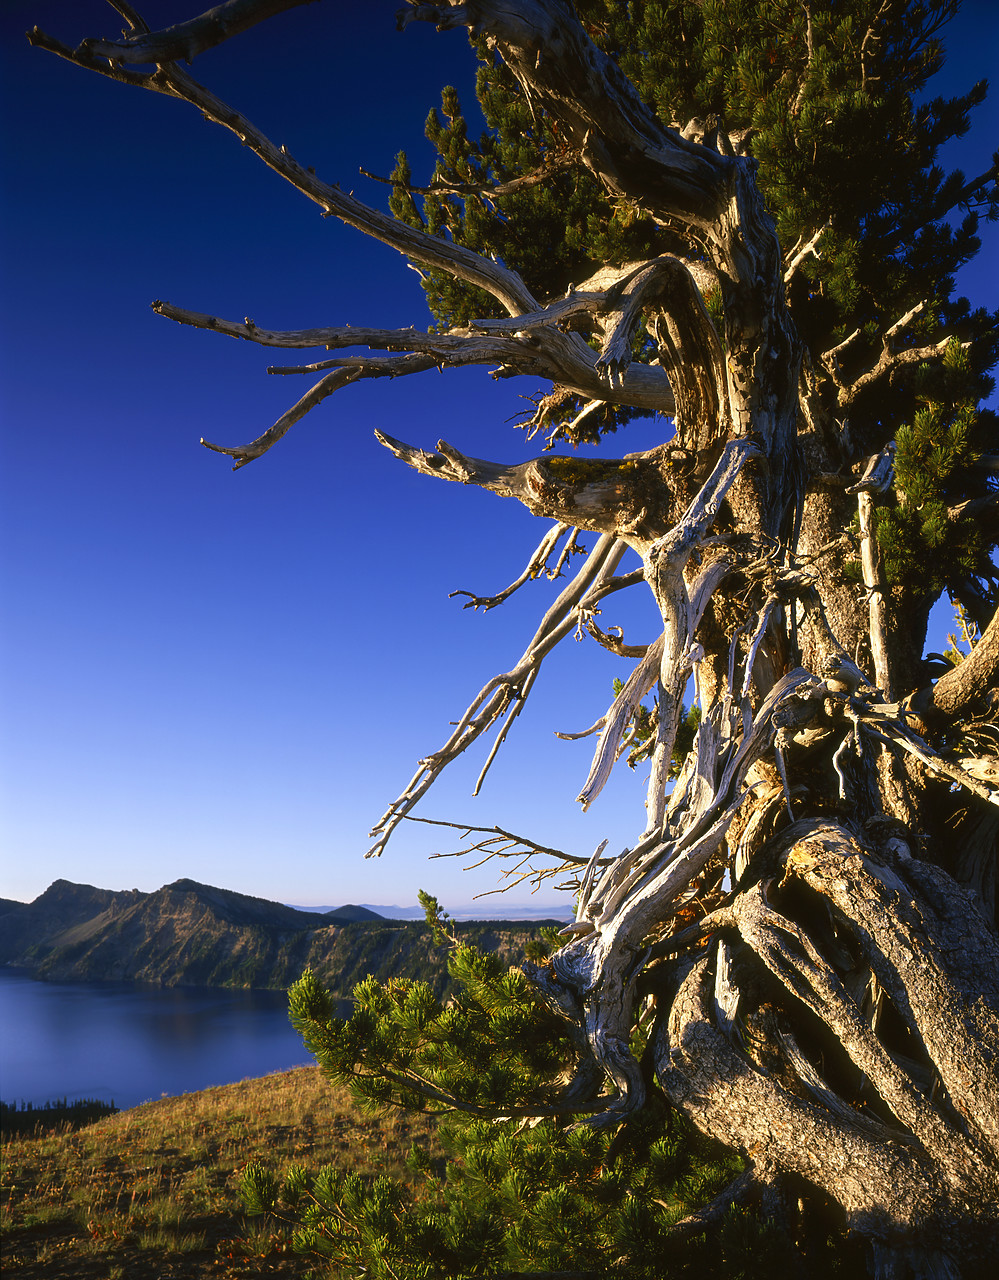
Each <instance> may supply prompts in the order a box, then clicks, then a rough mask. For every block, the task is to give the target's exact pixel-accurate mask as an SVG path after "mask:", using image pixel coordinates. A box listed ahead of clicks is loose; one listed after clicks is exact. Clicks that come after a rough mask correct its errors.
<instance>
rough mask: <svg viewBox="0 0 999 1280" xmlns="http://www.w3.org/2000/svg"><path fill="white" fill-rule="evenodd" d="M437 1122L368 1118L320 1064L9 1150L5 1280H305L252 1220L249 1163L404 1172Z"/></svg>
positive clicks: (277, 1241) (430, 1139)
mask: <svg viewBox="0 0 999 1280" xmlns="http://www.w3.org/2000/svg"><path fill="white" fill-rule="evenodd" d="M414 1142H415V1143H416V1144H417V1145H419V1146H422V1147H424V1148H425V1149H427V1150H428V1151H429V1152H430V1153H431V1154H432V1155H437V1154H439V1147H438V1144H437V1141H436V1137H435V1131H434V1123H433V1120H432V1119H431V1118H430V1117H427V1116H420V1115H414V1114H412V1113H406V1114H401V1113H395V1114H390V1115H378V1116H368V1115H363V1114H361V1112H360V1111H359V1110H358V1109H357V1108H356V1107H355V1105H354V1103H353V1101H352V1100H351V1098H350V1095H349V1094H348V1093H347V1091H346V1090H345V1089H337V1088H333V1087H331V1086H330V1085H328V1084H326V1083H325V1082H324V1081H323V1080H322V1078H321V1076H320V1075H319V1071H318V1069H317V1068H315V1067H299V1068H296V1069H295V1070H294V1071H285V1072H281V1073H279V1074H277V1075H272V1076H264V1077H263V1078H262V1079H259V1080H245V1081H243V1082H242V1083H240V1084H231V1085H224V1086H221V1087H219V1088H215V1089H206V1090H204V1091H203V1092H201V1093H191V1094H185V1095H184V1096H183V1097H180V1098H162V1099H160V1100H159V1101H156V1102H147V1103H145V1104H144V1105H143V1106H141V1107H135V1108H133V1109H132V1110H130V1111H122V1112H120V1113H119V1114H118V1115H115V1116H109V1117H108V1118H107V1119H105V1120H100V1121H98V1122H97V1123H96V1124H93V1125H91V1126H89V1127H88V1128H85V1129H80V1130H79V1131H77V1132H75V1133H73V1132H68V1131H67V1132H62V1133H55V1134H50V1135H47V1136H42V1137H38V1138H25V1137H14V1138H11V1139H9V1140H6V1139H5V1141H4V1144H3V1169H2V1176H0V1213H2V1224H0V1225H2V1234H3V1253H2V1261H3V1272H4V1276H5V1277H6V1276H15V1275H16V1276H18V1277H22V1278H23V1280H35V1278H37V1280H42V1278H43V1277H44V1278H45V1280H52V1278H53V1277H55V1276H58V1277H59V1280H105V1278H106V1277H114V1276H123V1277H124V1276H140V1275H156V1276H157V1280H193V1278H194V1277H205V1278H207V1277H213V1278H219V1280H230V1278H235V1277H248V1276H261V1275H272V1274H282V1275H287V1276H295V1275H300V1276H304V1275H306V1274H307V1273H308V1271H309V1268H310V1265H311V1264H310V1263H309V1262H307V1261H306V1260H305V1259H303V1258H300V1257H298V1256H297V1255H295V1254H293V1253H292V1252H291V1250H290V1246H289V1244H288V1241H287V1239H286V1238H285V1236H284V1235H283V1234H281V1233H280V1232H275V1231H264V1232H261V1231H260V1229H259V1224H258V1223H250V1224H249V1225H247V1223H246V1221H245V1219H244V1215H243V1212H242V1206H241V1204H240V1200H239V1195H238V1193H237V1191H236V1185H235V1181H236V1180H235V1175H236V1174H237V1173H238V1171H239V1170H240V1169H242V1167H243V1166H244V1165H245V1164H247V1163H249V1162H250V1161H252V1160H260V1161H261V1162H263V1163H266V1164H267V1165H268V1166H269V1167H270V1168H271V1169H273V1170H274V1171H275V1173H280V1172H281V1171H282V1170H283V1169H285V1168H286V1167H287V1166H288V1165H290V1164H304V1165H306V1166H310V1167H313V1168H317V1167H318V1166H320V1165H322V1164H327V1163H330V1164H336V1165H338V1166H339V1167H340V1168H343V1169H353V1170H356V1171H357V1172H358V1173H360V1174H362V1175H367V1176H376V1175H377V1174H392V1175H395V1176H400V1177H406V1176H408V1171H407V1170H406V1167H405V1164H404V1161H405V1158H406V1155H407V1154H408V1152H409V1149H410V1147H411V1145H412V1144H413V1143H414Z"/></svg>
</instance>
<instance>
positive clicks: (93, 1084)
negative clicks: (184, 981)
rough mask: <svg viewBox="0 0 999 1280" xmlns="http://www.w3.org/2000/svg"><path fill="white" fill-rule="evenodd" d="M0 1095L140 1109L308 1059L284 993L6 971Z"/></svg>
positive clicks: (0, 1017)
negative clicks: (43, 978)
mask: <svg viewBox="0 0 999 1280" xmlns="http://www.w3.org/2000/svg"><path fill="white" fill-rule="evenodd" d="M0 1027H2V1029H3V1030H2V1034H0V1098H2V1100H3V1101H4V1102H9V1103H19V1102H21V1101H22V1100H23V1101H24V1102H32V1103H35V1104H36V1105H37V1104H39V1103H44V1102H49V1101H54V1100H55V1099H56V1098H63V1097H66V1098H68V1099H69V1100H70V1101H72V1100H73V1099H74V1098H99V1099H100V1100H101V1101H103V1102H112V1101H113V1102H114V1103H115V1104H116V1105H117V1106H119V1107H122V1108H124V1107H134V1106H137V1105H138V1104H139V1103H140V1102H145V1101H147V1100H148V1099H150V1098H159V1097H161V1096H162V1095H163V1094H169V1095H175V1094H180V1093H191V1092H193V1091H195V1090H197V1089H206V1088H208V1087H209V1086H210V1085H216V1084H231V1083H232V1082H233V1081H235V1080H245V1079H247V1078H250V1077H253V1076H262V1075H266V1074H268V1072H271V1071H283V1070H285V1069H286V1068H288V1067H295V1066H299V1065H301V1064H303V1063H307V1062H311V1061H312V1059H311V1058H310V1056H309V1054H308V1053H307V1052H306V1050H305V1049H304V1048H303V1046H302V1042H301V1040H300V1039H299V1037H298V1035H297V1034H296V1033H295V1031H294V1030H293V1029H292V1026H291V1024H290V1023H289V1021H288V1002H287V998H286V996H285V995H284V993H283V992H280V991H225V990H213V989H206V988H194V987H185V988H176V987H172V988H160V987H138V986H135V985H133V984H132V983H107V984H103V983H102V984H100V985H97V984H90V983H55V982H36V981H34V980H33V979H32V978H29V977H27V976H26V975H25V974H24V973H23V972H16V971H12V970H9V969H0Z"/></svg>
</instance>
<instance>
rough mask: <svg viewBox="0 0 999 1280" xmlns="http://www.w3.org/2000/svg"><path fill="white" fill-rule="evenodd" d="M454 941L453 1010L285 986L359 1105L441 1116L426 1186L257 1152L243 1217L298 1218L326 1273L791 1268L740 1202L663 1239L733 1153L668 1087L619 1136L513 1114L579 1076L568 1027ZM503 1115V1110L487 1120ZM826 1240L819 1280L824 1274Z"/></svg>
mask: <svg viewBox="0 0 999 1280" xmlns="http://www.w3.org/2000/svg"><path fill="white" fill-rule="evenodd" d="M426 897H427V901H426V903H425V905H427V906H428V910H429V914H430V915H431V916H433V919H434V921H435V922H436V924H437V926H438V927H440V915H441V913H440V912H439V909H438V908H437V905H436V903H435V902H434V901H433V899H430V898H429V895H427V896H426ZM449 945H450V955H449V960H448V968H449V971H450V972H451V974H452V976H453V977H454V978H455V979H456V980H457V982H458V986H459V992H458V995H457V996H455V997H454V998H453V999H451V1000H449V1001H448V1002H447V1003H446V1004H442V1003H441V1002H440V1001H439V1000H437V999H435V997H434V996H433V994H432V992H431V991H430V989H429V987H427V986H426V985H425V984H422V983H417V982H406V983H403V982H395V983H388V984H384V985H383V984H380V983H378V982H376V981H374V980H373V979H370V980H368V981H367V982H364V983H361V984H360V985H359V986H358V988H357V990H356V992H355V1000H356V1006H355V1010H354V1013H353V1014H352V1015H351V1017H350V1018H348V1019H338V1018H337V1017H336V1016H335V1013H334V1010H335V1007H336V1006H335V1002H334V1001H333V999H332V997H331V996H330V995H329V993H328V992H326V991H325V990H324V989H323V987H322V986H321V985H320V984H319V983H318V982H317V981H316V979H315V977H314V975H312V974H311V973H306V974H304V975H303V977H302V978H301V980H300V981H299V982H298V983H296V984H295V986H294V987H293V988H292V990H291V992H290V997H289V998H290V1009H291V1019H292V1022H293V1023H294V1025H295V1027H296V1028H297V1029H298V1030H299V1031H300V1032H301V1033H302V1035H303V1037H304V1039H305V1043H306V1045H307V1046H308V1048H309V1049H310V1051H311V1052H312V1053H314V1054H315V1056H316V1059H317V1062H318V1063H319V1066H320V1069H321V1071H322V1072H323V1074H324V1075H325V1076H326V1078H327V1079H329V1080H330V1081H331V1082H336V1083H341V1084H342V1083H347V1084H349V1086H350V1087H351V1090H352V1092H353V1094H354V1097H355V1098H356V1099H357V1100H358V1101H359V1102H361V1103H362V1105H364V1106H367V1107H391V1106H403V1107H420V1108H427V1109H430V1110H434V1111H438V1112H440V1113H441V1114H442V1116H443V1117H445V1118H444V1119H443V1121H442V1126H441V1137H442V1140H443V1145H444V1148H445V1150H446V1151H447V1152H448V1159H447V1160H446V1162H437V1161H432V1160H431V1159H430V1158H429V1157H428V1156H426V1155H425V1154H424V1153H423V1152H422V1151H421V1150H419V1149H414V1150H413V1152H412V1154H411V1157H410V1165H411V1168H412V1170H413V1172H414V1173H418V1174H420V1175H422V1178H423V1182H422V1185H421V1187H420V1189H419V1190H414V1189H413V1187H412V1186H410V1185H404V1184H402V1183H400V1182H396V1181H393V1180H391V1179H388V1178H378V1179H375V1180H373V1181H372V1180H369V1181H365V1180H363V1179H362V1178H360V1177H358V1176H357V1175H354V1174H343V1173H341V1172H340V1171H338V1170H337V1169H336V1168H335V1167H334V1166H332V1165H327V1166H325V1167H323V1168H321V1169H319V1170H317V1171H312V1172H310V1171H307V1170H305V1169H304V1168H301V1167H295V1168H293V1169H291V1170H290V1171H289V1172H288V1173H287V1174H286V1176H285V1177H284V1178H283V1179H282V1180H278V1179H277V1178H276V1177H275V1176H274V1175H273V1174H272V1173H271V1172H270V1171H269V1170H268V1169H267V1168H265V1167H264V1166H263V1165H261V1164H259V1163H253V1164H250V1165H248V1166H247V1167H246V1169H245V1170H244V1171H243V1173H242V1176H241V1192H242V1196H243V1201H244V1204H245V1207H246V1210H247V1212H248V1213H249V1214H250V1215H251V1216H260V1215H265V1214H270V1215H274V1216H275V1217H277V1218H279V1219H281V1220H282V1221H283V1222H284V1223H286V1224H290V1225H292V1226H293V1228H294V1237H293V1238H294V1245H295V1248H296V1249H297V1250H299V1251H301V1252H303V1253H308V1254H312V1255H314V1256H315V1257H316V1258H317V1260H321V1261H322V1262H323V1264H324V1265H325V1266H327V1267H329V1268H330V1270H331V1273H332V1274H334V1275H345V1276H346V1275H357V1274H360V1273H361V1272H362V1271H363V1272H364V1274H366V1275H370V1276H372V1277H379V1278H384V1280H399V1277H407V1278H410V1277H412V1278H414V1280H415V1278H417V1277H419V1278H421V1280H422V1278H423V1277H428V1278H429V1277H435V1278H438V1277H440V1278H443V1277H452V1276H474V1275H489V1274H495V1273H497V1272H503V1271H515V1272H516V1271H521V1272H530V1271H564V1270H572V1271H582V1272H585V1273H586V1274H593V1275H604V1274H611V1273H613V1274H619V1275H622V1276H634V1277H636V1278H637V1277H650V1278H652V1277H661V1276H663V1275H664V1274H666V1271H665V1267H666V1266H668V1274H669V1275H671V1276H677V1277H687V1276H689V1277H694V1276H697V1277H704V1276H719V1277H721V1276H725V1277H726V1278H728V1277H733V1276H746V1277H761V1278H762V1277H764V1276H770V1275H772V1274H773V1271H774V1269H775V1268H776V1267H779V1266H781V1265H783V1264H784V1262H786V1260H787V1258H786V1249H787V1242H786V1241H785V1240H783V1239H782V1238H781V1237H780V1236H778V1235H776V1234H774V1233H773V1232H771V1231H769V1230H768V1229H767V1227H766V1224H765V1222H764V1221H763V1220H762V1219H761V1218H759V1217H758V1216H757V1215H756V1214H755V1213H754V1212H750V1211H748V1210H742V1209H733V1210H731V1211H730V1212H729V1214H728V1215H727V1217H726V1218H725V1219H724V1221H723V1222H722V1223H721V1224H720V1226H719V1228H718V1229H717V1230H715V1231H713V1232H712V1233H711V1234H710V1236H708V1237H707V1238H704V1237H701V1236H696V1237H694V1238H693V1239H691V1240H689V1241H687V1242H686V1243H685V1244H684V1245H683V1246H682V1247H681V1246H680V1245H679V1244H677V1242H676V1241H675V1239H672V1238H671V1235H670V1233H671V1230H672V1228H674V1227H675V1225H676V1224H677V1223H678V1222H679V1221H681V1220H682V1219H683V1218H685V1217H686V1216H687V1215H689V1214H691V1213H693V1212H695V1211H696V1210H698V1209H699V1208H701V1207H703V1206H704V1205H706V1204H708V1203H709V1202H710V1201H711V1200H712V1198H713V1197H714V1196H715V1195H717V1194H718V1193H719V1192H720V1191H721V1190H722V1188H723V1187H724V1186H726V1185H727V1184H728V1183H729V1182H730V1181H731V1180H732V1178H733V1177H735V1176H736V1175H737V1174H738V1173H739V1171H740V1168H741V1163H740V1161H739V1160H738V1158H737V1157H736V1156H734V1155H733V1154H732V1153H730V1152H726V1151H725V1150H723V1149H722V1148H720V1147H718V1146H717V1145H716V1144H712V1143H710V1142H708V1141H707V1140H706V1139H704V1138H703V1137H701V1136H700V1135H699V1134H698V1133H697V1132H696V1131H695V1130H693V1129H692V1128H691V1127H690V1126H689V1125H688V1124H687V1123H686V1122H684V1121H683V1119H682V1118H681V1117H680V1116H678V1115H677V1114H676V1113H674V1112H671V1111H670V1110H669V1109H668V1107H667V1106H666V1104H665V1102H664V1100H663V1099H662V1098H661V1096H659V1095H655V1099H656V1100H655V1102H654V1104H653V1105H652V1106H651V1107H649V1108H647V1109H646V1110H645V1111H644V1112H643V1113H642V1115H641V1116H640V1117H639V1118H637V1119H635V1120H633V1121H631V1122H630V1123H629V1124H628V1125H627V1126H625V1127H624V1128H623V1129H622V1130H621V1131H620V1132H619V1133H618V1134H617V1135H612V1134H609V1133H607V1132H604V1131H601V1130H598V1129H594V1128H591V1127H589V1126H587V1125H585V1124H584V1125H576V1124H574V1123H573V1119H574V1118H573V1117H572V1116H570V1115H567V1116H561V1117H560V1116H557V1115H554V1116H549V1117H548V1118H546V1119H543V1120H541V1121H540V1122H536V1121H531V1122H527V1121H526V1120H525V1119H524V1118H518V1116H517V1114H516V1113H517V1112H518V1110H520V1109H521V1108H524V1109H532V1108H533V1109H538V1108H540V1109H544V1108H545V1107H546V1106H547V1105H548V1104H550V1102H551V1101H552V1100H553V1099H554V1097H555V1093H556V1090H557V1088H558V1086H559V1085H560V1084H561V1085H564V1082H565V1079H566V1077H567V1075H568V1073H569V1072H571V1070H572V1067H573V1063H574V1061H575V1052H574V1048H573V1045H572V1043H571V1041H570V1040H569V1038H568V1036H567V1035H566V1030H565V1028H566V1025H567V1024H566V1023H564V1022H563V1021H562V1020H561V1019H559V1018H557V1017H556V1016H555V1015H554V1014H553V1013H552V1012H551V1011H550V1010H548V1009H547V1008H546V1006H544V1005H543V1004H542V1003H541V1000H540V998H539V997H538V995H537V994H536V992H535V990H534V988H532V987H531V986H529V985H528V983H527V981H526V979H525V978H524V975H523V974H522V973H521V972H520V971H519V970H512V969H505V968H504V966H503V965H502V963H501V962H500V961H499V960H498V959H497V957H496V956H494V955H488V954H484V953H482V952H479V951H476V950H475V949H473V948H470V947H465V946H461V945H460V944H458V943H449ZM653 1092H654V1094H655V1089H654V1086H653ZM500 1112H503V1113H505V1114H506V1117H507V1118H501V1119H499V1120H497V1119H496V1118H495V1117H496V1115H497V1114H498V1113H500ZM510 1112H513V1113H514V1114H513V1115H512V1116H511V1115H510ZM824 1252H825V1250H824V1248H820V1249H819V1250H818V1251H817V1253H816V1267H817V1270H816V1272H815V1274H816V1275H820V1274H826V1272H825V1271H824V1270H823V1266H824V1263H823V1261H822V1259H823V1257H824ZM830 1274H831V1273H830Z"/></svg>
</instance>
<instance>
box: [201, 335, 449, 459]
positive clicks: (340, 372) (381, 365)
mask: <svg viewBox="0 0 999 1280" xmlns="http://www.w3.org/2000/svg"><path fill="white" fill-rule="evenodd" d="M433 368H436V363H435V361H434V360H432V359H431V358H430V357H428V356H395V357H390V358H386V359H383V360H381V361H380V362H375V361H369V362H368V363H366V364H363V365H359V366H355V367H352V368H348V369H335V370H334V371H333V372H332V373H328V374H327V375H326V377H325V378H321V379H320V380H319V382H317V383H316V385H315V386H314V387H313V388H312V390H311V391H307V392H306V393H305V395H304V396H302V398H301V400H299V401H298V402H297V403H296V404H294V405H292V407H291V408H290V409H289V410H288V412H287V413H284V414H282V415H281V417H280V418H278V420H277V422H275V423H274V425H273V426H272V427H269V428H268V429H267V430H266V431H265V432H264V433H263V435H261V436H258V437H257V438H256V440H251V441H250V443H249V444H241V445H234V446H230V445H221V444H211V443H210V442H209V441H207V440H206V439H204V437H202V440H201V443H202V444H203V445H204V446H205V448H206V449H211V450H212V451H213V452H214V453H224V454H227V455H228V456H229V457H230V458H235V460H236V461H235V465H234V466H233V471H238V470H239V469H240V467H245V466H246V464H247V463H248V462H253V461H254V459H255V458H259V457H260V456H261V455H262V454H264V453H266V452H267V450H268V449H270V448H271V447H272V446H273V445H275V444H277V442H278V441H279V440H280V439H281V438H282V437H283V436H284V435H285V434H286V433H287V432H288V430H289V428H291V427H293V426H294V425H295V423H296V422H298V421H300V419H302V418H304V417H305V415H306V414H307V413H308V412H309V411H310V410H312V409H314V408H315V407H316V405H318V404H320V403H322V401H323V400H325V399H326V397H327V396H331V395H332V394H333V393H334V392H335V391H339V390H340V389H341V388H342V387H346V386H349V385H350V384H351V383H352V382H359V381H361V380H362V379H364V378H398V377H400V376H402V375H404V374H407V373H424V372H426V370H427V369H433Z"/></svg>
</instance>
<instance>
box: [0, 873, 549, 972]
mask: <svg viewBox="0 0 999 1280" xmlns="http://www.w3.org/2000/svg"><path fill="white" fill-rule="evenodd" d="M455 927H456V928H457V929H458V931H459V933H460V934H461V935H462V937H463V939H467V941H468V942H469V943H470V944H472V945H475V946H479V947H481V948H483V949H484V950H488V951H498V952H499V953H500V954H501V955H503V956H504V958H507V959H508V960H509V962H510V963H511V964H513V963H517V962H518V961H519V960H521V959H522V958H523V956H524V953H525V949H526V948H527V947H528V945H529V943H530V942H531V941H532V940H534V939H536V938H537V936H538V934H539V931H540V926H539V925H538V924H537V923H536V922H519V921H491V922H489V923H484V922H479V923H459V924H457V925H456V926H455ZM443 959H444V957H443V953H442V951H441V949H440V948H439V947H436V946H435V945H434V943H433V940H432V938H431V936H430V931H429V930H428V929H427V927H426V925H425V923H424V922H422V921H420V922H419V923H417V922H411V921H401V920H387V919H385V918H384V917H382V916H379V915H378V914H377V913H376V912H374V911H372V910H371V909H370V908H367V907H359V906H355V905H353V904H348V905H346V906H344V907H339V908H334V909H333V910H332V911H330V912H327V913H321V912H316V911H303V910H300V909H298V908H297V907H290V906H286V905H285V904H283V903H280V902H270V901H268V900H267V899H265V898H254V897H251V896H249V895H247V894H242V893H236V892H234V891H233V890H231V889H220V888H217V887H215V886H213V885H204V884H199V883H198V882H197V881H195V880H189V879H182V880H176V881H174V882H173V883H172V884H168V885H164V886H163V887H162V888H161V889H157V890H156V891H155V892H153V893H142V892H140V891H139V890H138V889H131V890H122V891H114V890H110V889H97V888H95V887H94V886H93V885H77V884H73V883H71V882H70V881H68V880H56V881H55V882H54V883H53V884H51V885H50V886H49V888H48V889H46V890H45V892H44V893H42V894H40V895H39V896H38V897H37V898H36V899H35V900H34V901H33V902H28V903H11V902H10V900H3V904H2V907H0V964H2V965H9V966H16V967H18V968H24V969H27V970H28V971H29V972H31V974H32V975H33V976H35V977H37V978H42V979H47V980H49V981H53V982H107V981H118V982H143V983H151V984H154V985H156V986H206V987H252V988H259V989H283V988H287V987H288V986H290V985H291V983H292V982H294V981H295V980H296V978H298V977H299V976H300V974H301V973H302V970H303V969H305V968H306V967H307V966H311V968H313V969H314V970H315V971H316V973H317V974H318V975H319V977H320V978H321V979H322V980H323V981H324V982H325V983H326V984H327V986H329V988H330V990H331V991H332V992H333V993H334V994H335V995H338V996H342V997H347V996H349V995H350V993H351V991H352V989H353V987H354V986H355V985H356V983H357V982H359V981H360V980H361V979H362V978H364V977H365V976H367V974H369V973H374V974H375V975H376V976H377V977H379V978H381V979H387V978H392V977H397V978H422V979H425V980H427V981H429V982H431V983H432V984H433V985H434V986H435V987H436V988H437V989H438V990H442V989H443V988H444V986H445V985H446V983H447V975H446V970H445V965H444V963H443Z"/></svg>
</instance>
